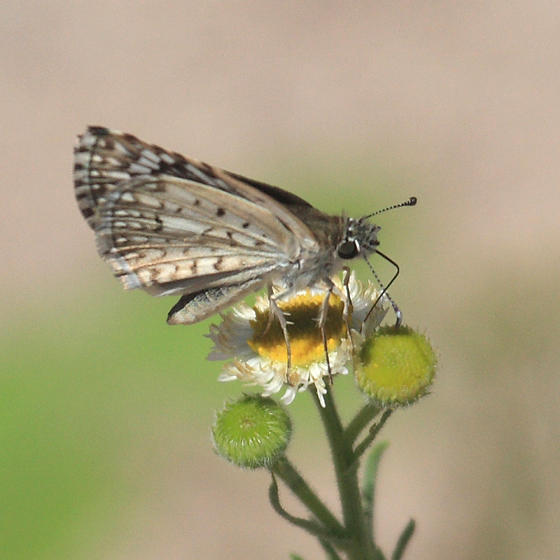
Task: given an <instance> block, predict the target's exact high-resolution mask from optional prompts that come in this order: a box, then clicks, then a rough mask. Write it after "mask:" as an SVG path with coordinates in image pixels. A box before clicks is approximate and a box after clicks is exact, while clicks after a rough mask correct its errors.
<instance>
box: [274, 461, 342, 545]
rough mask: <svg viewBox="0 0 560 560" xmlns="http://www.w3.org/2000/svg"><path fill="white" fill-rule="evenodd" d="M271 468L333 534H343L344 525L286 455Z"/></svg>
mask: <svg viewBox="0 0 560 560" xmlns="http://www.w3.org/2000/svg"><path fill="white" fill-rule="evenodd" d="M271 470H272V472H273V473H274V474H275V475H276V476H278V478H280V479H281V480H282V481H283V482H284V483H285V484H286V486H288V488H289V489H290V490H291V491H292V492H293V493H294V494H295V495H296V496H297V497H298V498H299V500H300V501H301V502H302V503H303V504H304V505H305V506H306V507H307V509H309V511H311V513H312V514H313V515H314V516H315V517H316V518H317V520H319V521H320V522H321V523H322V524H323V526H324V527H325V528H326V529H328V530H329V531H331V532H332V533H333V536H337V537H338V538H341V537H343V536H344V527H343V526H342V525H341V524H340V522H339V521H338V519H337V518H336V517H335V516H334V515H333V514H332V513H331V512H330V510H329V509H328V508H327V506H326V505H325V504H324V503H323V502H322V501H321V500H320V499H319V497H318V496H317V494H315V492H313V490H311V488H310V487H309V485H308V484H307V482H306V481H305V480H304V478H303V477H302V476H301V475H300V474H299V472H298V471H297V470H296V468H295V467H294V466H293V465H292V464H291V463H290V461H289V460H288V458H287V457H285V456H284V457H281V458H280V459H279V460H278V461H276V463H275V464H274V466H273V467H272V469H271Z"/></svg>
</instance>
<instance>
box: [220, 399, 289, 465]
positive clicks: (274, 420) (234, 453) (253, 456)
mask: <svg viewBox="0 0 560 560" xmlns="http://www.w3.org/2000/svg"><path fill="white" fill-rule="evenodd" d="M291 434H292V423H291V420H290V417H289V416H288V414H287V412H286V411H285V410H284V408H283V407H281V406H280V405H279V404H278V403H276V402H275V401H274V400H273V399H271V398H269V397H261V396H257V395H245V396H244V397H242V398H241V399H239V400H238V401H236V402H232V403H227V404H226V405H225V407H224V408H223V410H221V411H220V412H219V413H218V414H217V415H216V420H215V422H214V426H213V427H212V436H213V439H214V448H215V449H216V452H217V453H218V454H219V455H221V456H222V457H224V458H225V459H227V460H228V461H231V462H232V463H234V464H235V465H238V466H240V467H246V468H249V469H256V468H259V467H267V468H268V467H270V466H272V465H273V464H274V463H275V462H276V461H277V460H278V458H279V457H281V456H282V455H283V454H284V451H285V450H286V447H287V446H288V443H289V441H290V436H291Z"/></svg>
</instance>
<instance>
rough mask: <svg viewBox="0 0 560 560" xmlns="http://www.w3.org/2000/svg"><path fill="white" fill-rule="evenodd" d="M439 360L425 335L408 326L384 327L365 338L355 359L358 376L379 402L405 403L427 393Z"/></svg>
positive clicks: (386, 403)
mask: <svg viewBox="0 0 560 560" xmlns="http://www.w3.org/2000/svg"><path fill="white" fill-rule="evenodd" d="M436 364H437V357H436V354H435V352H434V350H433V348H432V347H431V345H430V343H429V342H428V339H427V338H426V337H425V336H424V335H422V334H420V333H417V332H416V331H414V330H413V329H411V328H409V327H403V326H401V327H398V328H397V327H383V328H381V329H379V330H378V331H376V332H375V333H374V334H373V335H371V336H370V337H368V338H366V339H365V340H364V341H363V343H362V345H361V347H360V349H359V352H358V356H357V359H356V363H355V372H356V380H357V383H358V386H359V387H360V389H361V390H362V391H363V392H364V393H366V394H367V395H368V396H369V397H370V398H371V399H373V400H374V401H376V402H378V403H379V404H380V405H382V406H403V405H407V404H411V403H413V402H414V401H416V400H417V399H419V398H420V397H422V396H423V395H425V394H427V393H428V389H429V387H430V385H431V384H432V381H433V379H434V375H435V370H436Z"/></svg>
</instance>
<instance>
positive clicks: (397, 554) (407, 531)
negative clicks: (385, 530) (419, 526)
mask: <svg viewBox="0 0 560 560" xmlns="http://www.w3.org/2000/svg"><path fill="white" fill-rule="evenodd" d="M415 528H416V522H415V521H414V519H411V520H410V521H409V522H408V523H407V525H406V527H405V528H404V530H403V532H402V533H401V536H400V537H399V540H398V541H397V546H396V547H395V550H394V552H393V554H392V555H391V560H401V558H402V555H403V554H404V551H405V548H406V547H407V545H408V542H409V541H410V539H411V537H412V535H413V534H414V529H415Z"/></svg>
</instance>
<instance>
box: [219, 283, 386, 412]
mask: <svg viewBox="0 0 560 560" xmlns="http://www.w3.org/2000/svg"><path fill="white" fill-rule="evenodd" d="M335 284H336V286H337V290H336V292H337V293H338V294H340V295H337V294H335V293H332V294H331V296H330V298H329V310H328V313H327V320H326V323H325V332H326V336H327V348H328V355H329V364H330V374H331V375H337V374H342V375H345V374H347V373H348V368H347V364H348V362H349V361H350V360H351V358H352V350H353V344H352V341H351V340H350V339H349V338H348V327H347V325H346V321H345V320H344V317H343V311H344V307H345V299H346V288H345V287H344V286H342V284H341V282H340V281H339V280H338V279H335ZM348 291H349V292H350V301H351V306H352V307H351V313H350V317H349V327H350V328H351V329H354V330H357V331H361V332H364V333H370V332H372V331H373V330H374V329H375V328H376V327H377V326H378V325H379V323H380V322H381V320H382V319H383V317H384V315H385V313H386V302H385V300H384V299H382V301H381V302H379V303H378V304H377V305H376V307H375V309H374V310H373V312H372V313H371V315H370V316H369V317H368V320H367V323H366V324H364V319H365V317H366V315H367V313H368V312H369V310H370V309H371V306H372V304H373V302H374V301H375V300H376V299H377V296H378V295H379V294H378V292H377V291H376V289H375V288H374V286H373V285H372V284H371V283H368V285H367V286H366V287H364V286H363V285H362V284H361V283H360V282H358V281H357V280H356V279H355V278H354V274H353V273H352V274H351V275H350V280H349V284H348ZM325 295H326V289H324V288H308V289H305V290H300V291H298V292H295V293H294V294H293V295H292V296H290V297H289V298H285V299H282V300H280V301H278V305H279V307H280V309H281V310H282V311H283V312H284V314H285V315H286V318H287V319H288V335H289V340H290V348H291V358H292V360H291V367H290V370H289V371H288V372H287V371H286V370H287V367H286V365H287V351H286V342H285V340H284V335H283V333H282V330H281V328H280V325H279V322H278V321H277V320H276V319H274V320H273V321H272V323H271V324H270V325H269V324H268V317H269V312H270V309H269V303H268V298H266V297H262V296H260V297H257V301H256V303H255V305H254V306H253V307H249V306H248V305H246V304H244V303H241V304H239V305H237V306H235V307H234V308H233V310H232V311H231V312H229V313H227V314H225V315H222V320H223V321H222V323H221V325H219V326H218V325H212V326H211V327H210V338H211V339H212V340H213V342H214V345H215V346H214V348H213V349H212V351H211V353H210V355H209V356H208V359H210V360H231V361H230V362H229V363H228V364H226V365H225V367H224V371H223V373H222V374H221V375H220V377H219V380H220V381H232V380H234V379H239V380H240V381H244V382H246V383H248V384H251V385H259V386H261V387H262V389H263V391H262V394H263V396H269V395H272V394H274V393H278V392H279V391H280V390H281V389H282V388H283V387H284V386H286V390H285V392H284V394H283V396H282V398H281V400H282V401H283V402H284V403H285V404H289V403H291V402H292V401H293V400H294V398H295V396H296V394H297V393H298V392H299V391H303V390H305V389H307V388H308V387H309V386H310V385H314V386H315V389H316V391H317V396H318V397H319V400H320V402H321V404H322V405H323V406H324V398H323V395H324V394H325V393H326V392H327V388H326V385H325V380H324V378H325V377H328V376H329V368H328V366H327V361H326V360H325V350H324V346H323V339H322V336H321V330H320V329H319V327H318V318H319V315H320V312H321V305H322V303H323V301H324V298H325Z"/></svg>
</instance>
